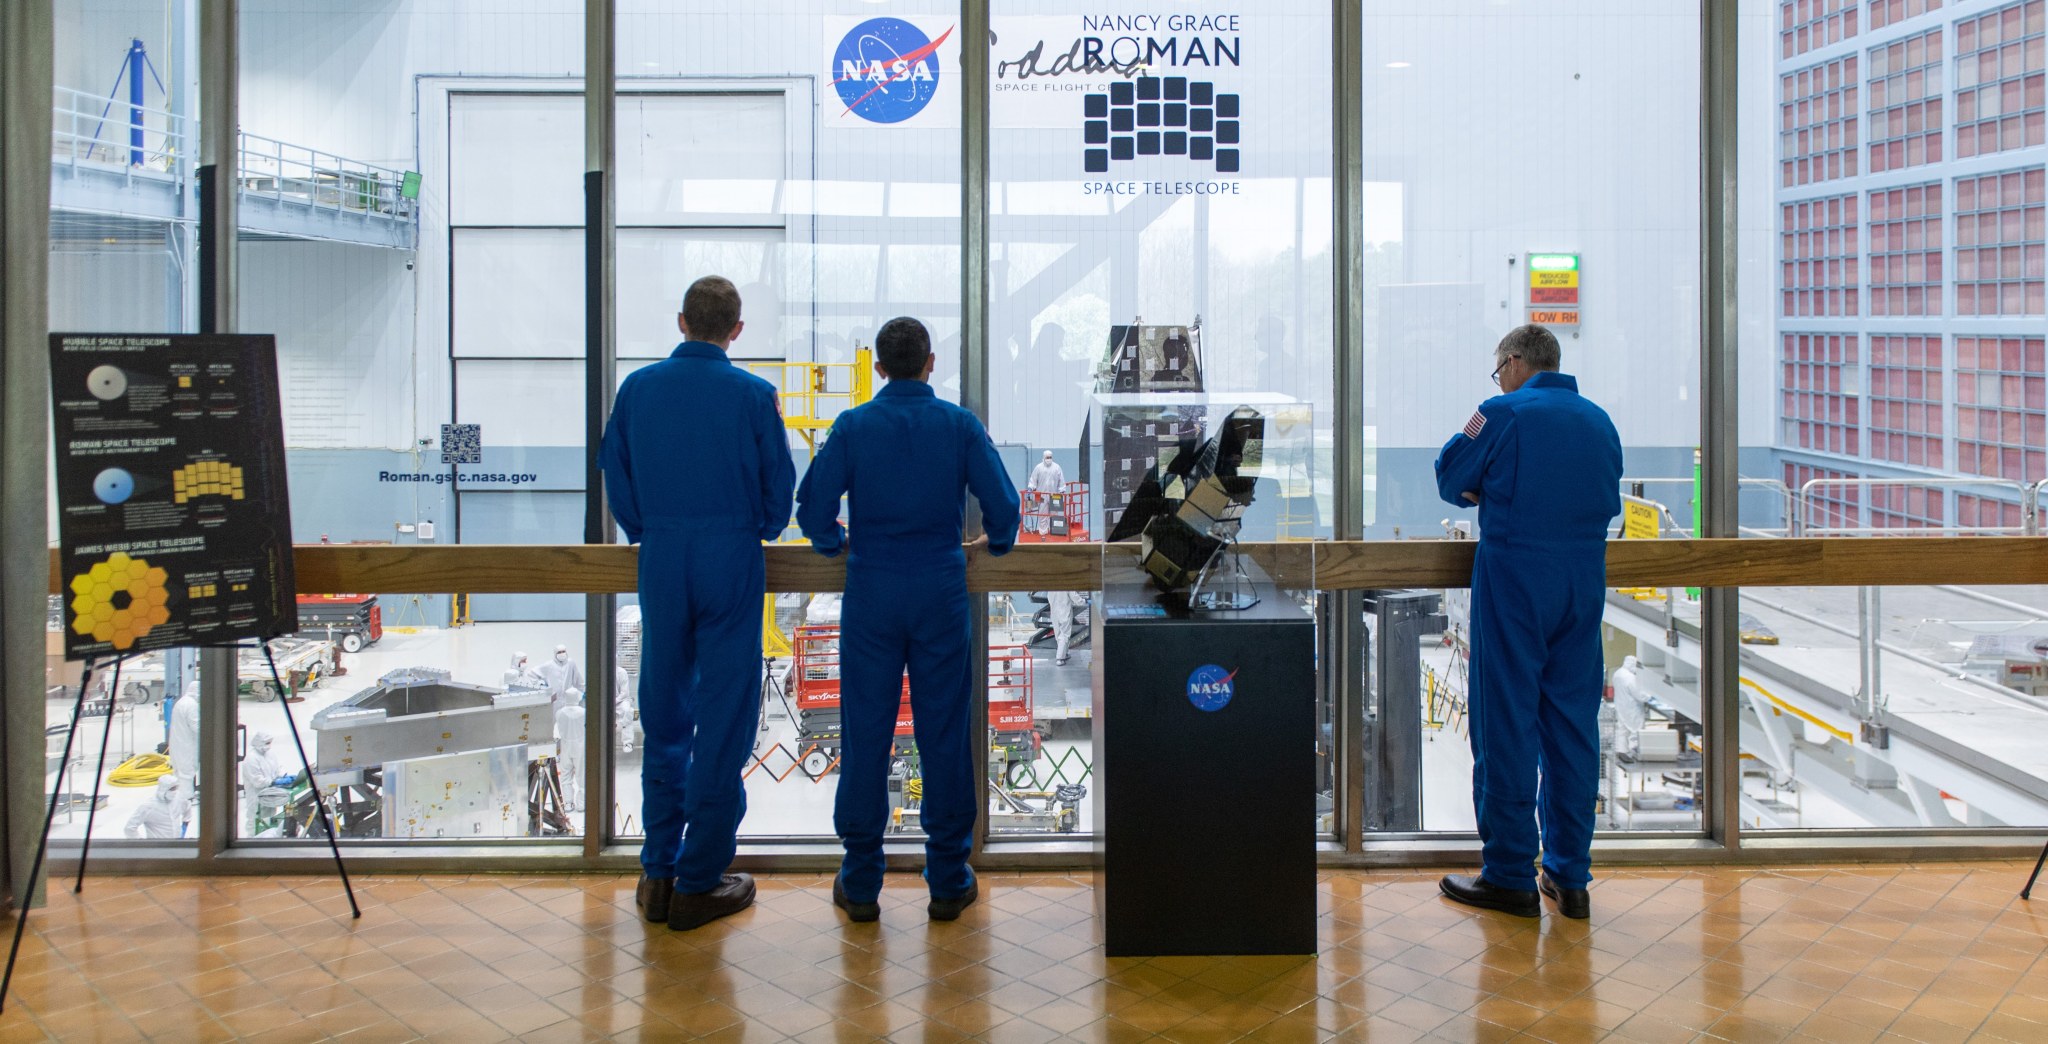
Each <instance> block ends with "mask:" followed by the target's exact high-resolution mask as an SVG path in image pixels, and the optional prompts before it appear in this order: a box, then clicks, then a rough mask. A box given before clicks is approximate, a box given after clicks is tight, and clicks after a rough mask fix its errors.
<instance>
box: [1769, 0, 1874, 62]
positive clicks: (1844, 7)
mask: <svg viewBox="0 0 2048 1044" xmlns="http://www.w3.org/2000/svg"><path fill="white" fill-rule="evenodd" d="M1778 35H1779V37H1780V44H1779V55H1778V56H1779V57H1780V58H1790V57H1792V56H1793V55H1795V54H1805V53H1806V52H1808V51H1811V50H1813V49H1814V48H1816V47H1826V46H1827V45H1829V44H1831V43H1841V42H1842V41H1843V40H1847V39H1848V38H1850V37H1852V36H1855V35H1856V0H1782V2H1781V3H1779V4H1778Z"/></svg>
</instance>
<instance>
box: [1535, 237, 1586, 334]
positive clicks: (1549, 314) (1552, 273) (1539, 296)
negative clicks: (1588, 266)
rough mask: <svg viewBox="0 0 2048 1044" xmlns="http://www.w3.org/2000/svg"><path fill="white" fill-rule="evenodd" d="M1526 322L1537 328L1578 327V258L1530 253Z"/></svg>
mask: <svg viewBox="0 0 2048 1044" xmlns="http://www.w3.org/2000/svg"><path fill="white" fill-rule="evenodd" d="M1527 267H1528V271H1529V298H1528V311H1529V321H1530V322H1531V323H1535V324H1536V325H1538V326H1549V327H1576V326H1578V325H1579V255H1577V254H1529V255H1527Z"/></svg>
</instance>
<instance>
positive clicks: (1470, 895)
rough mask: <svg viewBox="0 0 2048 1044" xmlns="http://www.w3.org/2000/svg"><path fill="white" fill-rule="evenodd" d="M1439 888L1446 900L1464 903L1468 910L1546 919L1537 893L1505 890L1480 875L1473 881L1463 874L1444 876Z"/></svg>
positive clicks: (1472, 877)
mask: <svg viewBox="0 0 2048 1044" xmlns="http://www.w3.org/2000/svg"><path fill="white" fill-rule="evenodd" d="M1437 887H1438V888H1439V889H1442V891H1443V893H1444V896H1445V897H1446V898H1448V899H1451V900H1452V901H1454V902H1460V903H1464V904H1465V905H1466V906H1477V907H1480V908H1482V909H1486V910H1499V911H1500V912H1501V913H1506V914H1514V915H1515V916H1516V917H1541V916H1542V915H1543V900H1541V899H1538V898H1536V893H1535V892H1522V891H1517V890H1515V889H1513V888H1502V887H1499V886H1498V885H1495V884H1493V883H1492V882H1490V881H1488V880H1487V879H1486V878H1484V877H1481V876H1479V875H1477V874H1474V875H1472V876H1470V877H1467V876H1465V875H1463V874H1445V875H1444V879H1443V880H1441V881H1438V882H1437Z"/></svg>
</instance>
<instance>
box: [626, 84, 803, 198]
mask: <svg viewBox="0 0 2048 1044" xmlns="http://www.w3.org/2000/svg"><path fill="white" fill-rule="evenodd" d="M787 108H788V102H787V101H786V100H785V98H784V95H783V92H782V91H780V90H776V91H773V92H760V93H745V94H734V93H722V92H721V93H716V94H709V93H707V94H646V95H624V96H621V97H620V98H619V115H618V121H619V122H618V135H619V144H618V150H619V151H618V193H619V194H618V203H617V220H618V223H619V224H620V225H622V226H623V225H673V224H692V223H701V222H703V221H705V220H707V219H712V220H718V219H729V218H732V217H736V216H747V217H753V218H755V219H757V220H758V219H761V218H773V219H774V220H775V222H776V223H778V224H779V223H780V219H779V217H776V216H775V212H776V210H777V209H778V208H777V206H776V201H777V199H778V197H779V195H780V191H781V188H782V181H783V179H784V178H785V177H787V176H788V168H789V165H790V162H791V159H792V158H793V157H791V155H790V138H789V132H788V128H787V126H786V124H787V121H786V119H785V116H786V111H787Z"/></svg>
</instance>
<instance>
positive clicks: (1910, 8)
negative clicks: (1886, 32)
mask: <svg viewBox="0 0 2048 1044" xmlns="http://www.w3.org/2000/svg"><path fill="white" fill-rule="evenodd" d="M1939 10H1941V0H1870V28H1871V29H1882V28H1884V27H1885V26H1888V25H1893V24H1895V23H1898V22H1903V21H1905V20H1906V19H1908V18H1915V17H1918V16H1920V15H1923V14H1926V13H1927V12H1929V11H1939Z"/></svg>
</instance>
